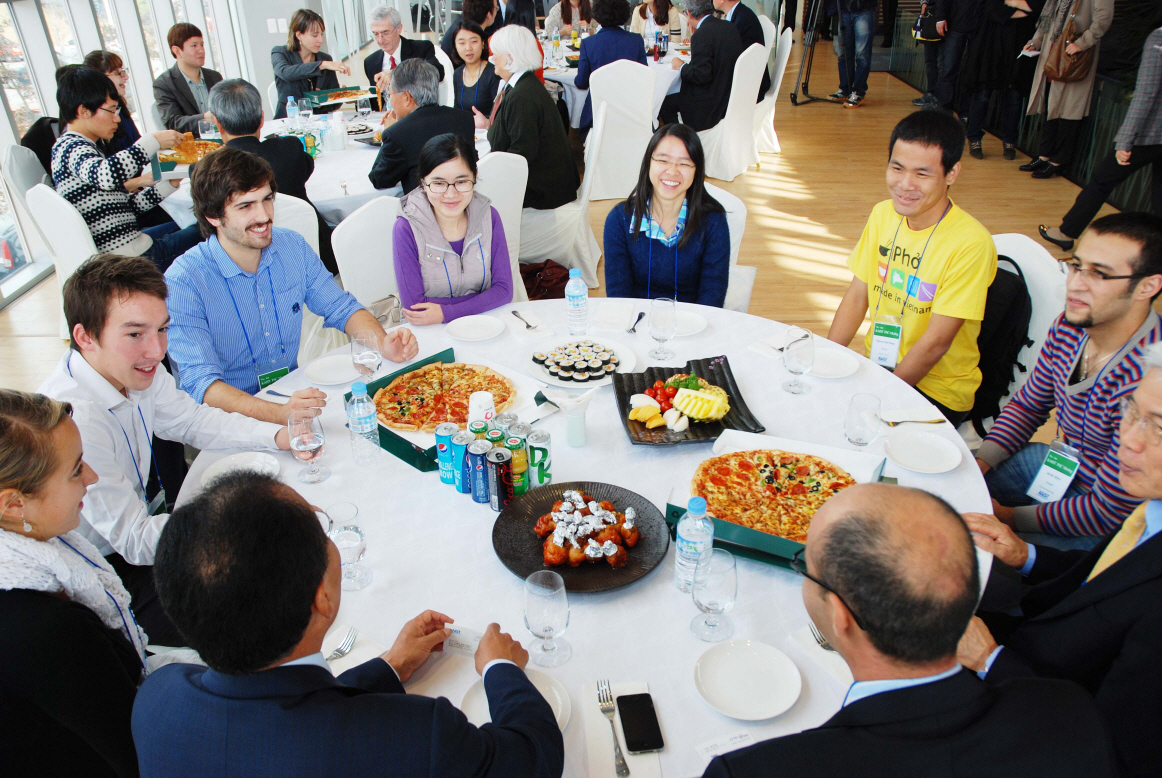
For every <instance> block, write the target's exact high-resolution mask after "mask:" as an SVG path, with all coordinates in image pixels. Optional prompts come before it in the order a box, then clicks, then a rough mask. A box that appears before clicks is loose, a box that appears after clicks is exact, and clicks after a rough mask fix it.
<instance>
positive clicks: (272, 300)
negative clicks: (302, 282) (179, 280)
mask: <svg viewBox="0 0 1162 778" xmlns="http://www.w3.org/2000/svg"><path fill="white" fill-rule="evenodd" d="M225 281H226V291H227V292H229V294H230V302H232V303H234V313H236V314H238V323H239V324H241V325H242V336H243V337H244V338H246V349H247V350H248V351H249V352H250V361H251V362H252V363H253V364H254V372H255V373H258V372H259V370H258V359H257V357H255V356H254V347H253V346H252V345H250V334H249V333H248V332H247V331H246V322H245V321H243V319H242V311H240V310H238V301H237V300H235V299H234V291H233V290H232V289H231V288H230V279H228V278H227V279H225ZM266 281H267V283H268V284H270V304H271V307H273V308H274V325H275V327H276V328H277V329H278V345H279V347H280V348H281V349H282V360H283V363H284V364H287V365H288V366H289V361H288V360H287V358H286V343H284V342H283V339H282V320H281V319H280V318H279V315H278V300H277V299H276V298H275V296H274V281H271V280H270V271H269V270H267V271H266ZM254 282H255V283H256V284H257V283H258V278H257V276H256V277H255V279H254ZM261 318H262V315H261V314H259V319H261ZM271 361H272V362H273V361H274V360H271Z"/></svg>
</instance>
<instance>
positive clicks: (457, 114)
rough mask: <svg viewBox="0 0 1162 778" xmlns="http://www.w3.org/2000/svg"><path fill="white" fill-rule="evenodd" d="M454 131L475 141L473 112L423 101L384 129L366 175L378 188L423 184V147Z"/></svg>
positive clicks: (407, 190) (470, 140) (411, 187)
mask: <svg viewBox="0 0 1162 778" xmlns="http://www.w3.org/2000/svg"><path fill="white" fill-rule="evenodd" d="M445 133H452V134H454V135H459V136H460V137H461V138H463V139H464V140H466V141H468V142H469V143H475V142H476V135H475V133H476V127H475V126H474V125H473V123H472V114H471V113H469V112H468V111H461V110H460V109H459V108H449V107H448V106H446V105H424V106H421V107H419V108H417V109H415V110H414V111H412V112H411V113H409V114H408V115H407V116H405V117H403V118H402V119H400V120H399V121H398V122H396V123H395V124H393V125H391V126H390V127H388V128H387V129H386V130H384V131H383V145H382V146H380V147H379V154H378V155H377V156H376V157H375V164H374V165H372V166H371V172H370V173H368V174H367V177H368V178H370V179H371V185H372V186H374V187H375V188H376V189H387V188H388V187H390V186H395V185H396V184H400V185H402V186H403V191H404V193H405V194H406V193H407V192H410V191H411V190H413V189H415V188H416V187H417V186H419V184H420V180H419V177H418V176H417V175H416V168H417V167H418V166H419V164H420V150H421V149H422V148H423V147H424V144H425V143H427V142H428V141H430V140H431V139H432V138H434V137H436V136H437V135H444V134H445Z"/></svg>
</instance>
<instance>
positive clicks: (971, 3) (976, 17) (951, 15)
mask: <svg viewBox="0 0 1162 778" xmlns="http://www.w3.org/2000/svg"><path fill="white" fill-rule="evenodd" d="M932 10H933V13H935V15H936V21H938V22H948V29H949V30H950V31H951V32H976V31H977V30H978V29H980V24H981V21H983V19H984V13H985V9H984V0H935V5H934V6H933V9H932Z"/></svg>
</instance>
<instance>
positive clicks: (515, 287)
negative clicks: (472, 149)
mask: <svg viewBox="0 0 1162 778" xmlns="http://www.w3.org/2000/svg"><path fill="white" fill-rule="evenodd" d="M528 183H529V163H528V160H527V159H525V158H524V157H522V156H521V155H520V154H509V153H508V152H506V151H493V152H490V153H488V154H485V155H484V156H483V157H481V158H480V163H479V164H478V165H477V166H476V191H477V192H479V193H480V194H482V195H484V196H485V197H487V198H488V199H489V200H491V201H492V207H493V208H495V209H496V212H497V213H499V214H500V222H501V224H503V225H504V239H505V242H506V243H507V244H508V260H509V264H511V265H512V301H513V302H514V303H523V302H527V301H528V299H529V295H528V292H527V291H526V290H525V285H524V282H523V281H522V280H521V276H520V223H521V212H522V210H523V209H524V201H525V189H526V188H527V187H528Z"/></svg>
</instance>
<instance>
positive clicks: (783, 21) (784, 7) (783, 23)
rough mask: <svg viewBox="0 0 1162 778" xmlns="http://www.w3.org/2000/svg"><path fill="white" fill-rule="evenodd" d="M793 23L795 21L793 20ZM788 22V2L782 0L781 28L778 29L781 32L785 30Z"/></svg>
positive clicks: (780, 10) (780, 4)
mask: <svg viewBox="0 0 1162 778" xmlns="http://www.w3.org/2000/svg"><path fill="white" fill-rule="evenodd" d="M792 21H794V20H793V19H792ZM786 22H787V2H786V0H782V2H780V3H779V27H778V29H780V30H781V29H783V27H784V26H786Z"/></svg>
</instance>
